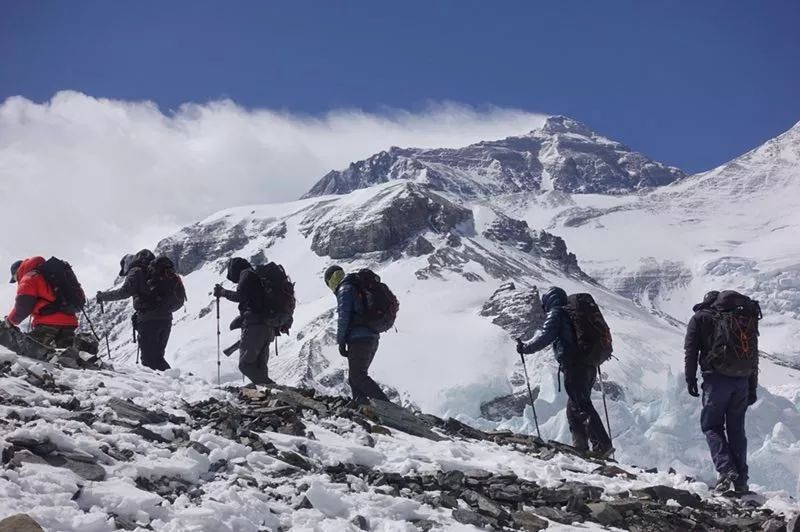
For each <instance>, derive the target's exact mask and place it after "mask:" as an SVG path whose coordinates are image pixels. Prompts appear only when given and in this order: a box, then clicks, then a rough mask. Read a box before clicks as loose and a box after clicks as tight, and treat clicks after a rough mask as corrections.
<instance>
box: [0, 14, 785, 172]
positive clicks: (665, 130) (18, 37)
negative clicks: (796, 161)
mask: <svg viewBox="0 0 800 532" xmlns="http://www.w3.org/2000/svg"><path fill="white" fill-rule="evenodd" d="M0 51H1V52H2V55H0V100H4V99H5V98H7V97H9V96H12V95H22V96H25V97H27V98H29V99H32V100H34V101H44V100H47V99H49V98H50V97H52V96H53V94H54V93H55V92H57V91H59V90H63V89H73V90H78V91H82V92H84V93H86V94H88V95H91V96H97V97H109V98H119V99H132V100H153V101H155V102H157V103H158V105H159V106H160V107H161V109H162V110H164V111H169V110H171V109H175V108H176V107H177V106H179V105H180V104H181V103H184V102H187V101H191V102H206V101H209V100H214V99H218V98H231V99H232V100H234V101H235V102H237V103H239V104H241V105H243V106H246V107H249V108H259V107H265V108H270V109H284V110H288V111H291V112H294V113H309V114H320V113H324V112H326V111H329V110H331V109H337V108H342V107H353V108H359V109H364V110H367V111H373V112H374V111H380V110H381V109H382V108H384V107H392V108H403V109H410V110H415V109H421V108H424V107H425V106H426V105H427V104H428V103H429V102H430V101H445V100H446V101H455V102H460V103H465V104H469V105H473V106H478V107H482V106H489V105H496V106H501V107H511V108H519V109H524V110H527V111H533V112H544V113H548V114H565V115H569V116H572V117H574V118H577V119H579V120H581V121H584V122H586V123H587V124H588V125H590V126H591V127H593V128H594V129H596V130H597V131H599V132H601V133H603V134H605V135H607V136H609V137H612V138H615V139H617V140H620V141H622V142H625V143H627V144H629V145H631V146H633V147H634V148H636V149H639V150H641V151H643V152H645V153H647V154H648V155H650V156H652V157H654V158H657V159H659V160H662V161H664V162H667V163H669V164H674V165H677V166H681V167H682V168H684V169H686V170H687V171H690V172H691V171H699V170H704V169H708V168H710V167H712V166H714V165H717V164H720V163H722V162H725V161H726V160H728V159H730V158H731V157H733V156H735V155H737V154H739V153H741V152H743V151H746V150H748V149H750V148H752V147H754V146H755V145H757V144H758V143H760V142H762V141H764V140H766V139H767V138H769V137H772V136H775V135H776V134H778V133H781V132H782V131H784V130H786V129H788V128H789V127H790V126H791V125H792V124H794V123H796V122H797V121H798V120H800V97H799V95H800V2H798V1H796V0H771V1H765V2H753V1H702V2H697V1H681V2H645V1H624V0H620V1H613V2H599V1H598V2H596V1H585V2H572V1H560V2H533V1H526V2H521V1H520V2H517V1H500V2H489V1H486V2H475V1H455V0H452V1H439V2H433V1H404V2H373V1H330V2H329V1H319V2H309V1H293V2H255V1H253V2H250V1H236V2H221V1H218V2H209V1H204V0H192V1H183V0H181V1H169V2H156V1H151V0H145V1H137V2H95V1H80V2H58V1H52V0H51V1H43V2H1V3H0Z"/></svg>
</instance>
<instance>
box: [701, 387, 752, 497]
mask: <svg viewBox="0 0 800 532" xmlns="http://www.w3.org/2000/svg"><path fill="white" fill-rule="evenodd" d="M749 389H750V385H749V379H748V378H747V377H726V376H725V375H718V374H716V373H711V374H704V375H703V410H702V412H701V413H700V427H701V428H702V429H703V433H704V434H705V435H706V441H707V442H708V448H709V450H710V451H711V458H712V460H713V461H714V467H715V468H716V469H717V472H718V473H719V474H720V475H724V474H729V473H736V475H737V476H738V479H737V480H736V483H737V484H746V483H747V478H748V468H747V435H746V433H745V430H744V418H745V414H746V413H747V398H748V391H749Z"/></svg>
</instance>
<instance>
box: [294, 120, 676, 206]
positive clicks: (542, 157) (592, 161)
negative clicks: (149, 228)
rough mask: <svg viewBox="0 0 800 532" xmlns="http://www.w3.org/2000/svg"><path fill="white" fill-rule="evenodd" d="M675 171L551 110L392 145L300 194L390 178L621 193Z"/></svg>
mask: <svg viewBox="0 0 800 532" xmlns="http://www.w3.org/2000/svg"><path fill="white" fill-rule="evenodd" d="M682 177H684V174H683V172H681V171H680V170H678V169H677V168H672V167H668V166H665V165H663V164H661V163H658V162H654V161H652V160H650V159H648V158H647V157H645V156H644V155H642V154H640V153H638V152H635V151H633V150H631V149H630V148H628V147H626V146H624V145H622V144H620V143H618V142H614V141H612V140H610V139H607V138H605V137H602V136H600V135H598V134H597V133H595V132H593V131H591V130H590V129H589V128H588V127H586V126H585V125H583V124H581V123H580V122H577V121H575V120H572V119H570V118H566V117H563V116H555V117H550V118H548V119H547V120H546V122H545V124H544V125H543V126H542V127H541V128H539V129H536V130H533V131H531V132H530V133H529V134H527V135H524V136H520V137H509V138H506V139H503V140H497V141H486V142H479V143H477V144H473V145H471V146H467V147H465V148H460V149H432V150H422V149H415V148H391V149H390V150H388V151H384V152H381V153H378V154H376V155H373V156H372V157H370V158H369V159H366V160H363V161H358V162H354V163H352V164H351V165H350V166H349V167H348V168H347V169H345V170H342V171H333V172H330V173H328V174H327V175H326V176H324V177H323V178H322V179H321V180H320V181H319V182H318V183H317V184H316V185H314V187H313V188H312V189H311V191H310V192H309V193H308V194H307V195H306V196H305V197H315V196H323V195H328V194H347V193H349V192H352V191H353V190H358V189H361V188H365V187H369V186H372V185H375V184H379V183H385V182H387V181H393V180H409V181H418V182H422V183H428V184H430V185H431V186H432V187H433V188H434V189H436V190H441V191H448V192H451V193H453V194H457V195H459V196H461V197H472V198H485V197H492V196H496V195H498V194H510V193H517V192H539V191H545V190H556V191H563V192H571V193H601V194H621V193H626V192H634V191H638V190H641V189H644V188H647V187H653V186H661V185H666V184H669V183H672V182H674V181H676V180H678V179H681V178H682Z"/></svg>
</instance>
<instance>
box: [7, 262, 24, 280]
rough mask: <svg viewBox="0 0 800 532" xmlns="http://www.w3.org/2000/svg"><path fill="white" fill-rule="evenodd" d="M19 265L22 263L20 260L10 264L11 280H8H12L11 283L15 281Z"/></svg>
mask: <svg viewBox="0 0 800 532" xmlns="http://www.w3.org/2000/svg"><path fill="white" fill-rule="evenodd" d="M21 265H22V261H21V260H17V261H14V264H12V265H11V281H10V282H12V283H16V282H17V271H18V270H19V267H20V266H21Z"/></svg>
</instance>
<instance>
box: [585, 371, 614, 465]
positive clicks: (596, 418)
mask: <svg viewBox="0 0 800 532" xmlns="http://www.w3.org/2000/svg"><path fill="white" fill-rule="evenodd" d="M583 372H584V381H583V382H584V387H583V390H582V391H583V393H582V395H581V400H582V401H583V402H582V403H581V407H580V408H581V410H583V411H584V412H585V413H586V417H587V419H588V420H589V421H588V428H589V440H590V441H591V442H592V449H593V450H595V451H597V452H606V451H608V450H609V449H610V448H611V437H610V436H609V435H608V431H606V426H605V425H603V419H602V418H601V417H600V414H599V413H598V412H597V409H596V408H595V407H594V403H593V402H592V388H594V383H595V380H597V368H595V367H594V366H587V367H585V368H584V369H583Z"/></svg>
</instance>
